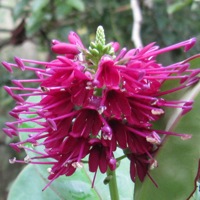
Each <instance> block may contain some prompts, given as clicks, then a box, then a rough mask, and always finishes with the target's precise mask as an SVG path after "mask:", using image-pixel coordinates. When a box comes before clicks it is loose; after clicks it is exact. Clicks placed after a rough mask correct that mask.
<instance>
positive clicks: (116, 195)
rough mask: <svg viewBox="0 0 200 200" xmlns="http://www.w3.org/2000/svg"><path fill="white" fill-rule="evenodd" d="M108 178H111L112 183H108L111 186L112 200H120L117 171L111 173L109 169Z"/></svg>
mask: <svg viewBox="0 0 200 200" xmlns="http://www.w3.org/2000/svg"><path fill="white" fill-rule="evenodd" d="M107 176H108V177H111V178H110V181H109V183H108V184H109V190H110V197H111V200H119V193H118V187H117V179H116V173H115V170H114V171H111V170H110V169H108V171H107Z"/></svg>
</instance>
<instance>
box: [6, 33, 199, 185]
mask: <svg viewBox="0 0 200 200" xmlns="http://www.w3.org/2000/svg"><path fill="white" fill-rule="evenodd" d="M194 43H195V39H194V38H192V39H190V40H186V41H183V42H180V43H178V44H175V45H172V46H169V47H166V48H163V49H160V48H159V47H158V46H155V44H154V43H151V44H149V45H147V46H145V47H144V48H136V49H131V50H127V49H126V48H122V49H121V50H120V47H119V44H118V43H116V42H112V43H109V44H107V45H105V44H104V43H102V44H101V43H100V42H96V43H93V48H89V49H86V48H85V47H84V45H83V44H82V41H81V39H80V38H79V36H78V35H77V34H76V33H74V32H71V33H69V35H68V43H64V42H60V41H57V40H53V41H52V51H53V52H54V53H56V54H59V55H58V56H57V57H56V59H55V60H53V61H51V62H42V61H35V60H27V59H20V58H18V57H15V64H13V63H8V62H3V63H2V64H3V66H4V67H5V68H6V69H7V70H8V71H9V72H11V73H12V69H13V68H18V69H21V70H22V71H27V70H30V71H33V72H35V74H36V76H37V78H34V79H23V80H13V81H12V82H13V84H14V86H12V87H8V86H5V87H4V88H5V90H6V91H7V92H8V94H9V95H10V96H12V98H13V99H15V100H16V102H17V103H16V106H15V107H14V109H13V110H12V111H11V112H10V115H12V116H13V117H14V118H15V119H16V120H15V121H14V122H7V123H6V126H7V128H4V132H5V133H6V134H7V135H8V136H10V137H12V136H19V135H21V134H27V135H28V137H27V139H25V140H24V141H20V142H17V143H12V144H11V146H12V147H13V148H14V149H16V150H17V151H19V150H20V149H21V148H23V149H25V150H27V151H31V152H34V153H35V154H36V155H35V156H33V157H30V158H28V159H27V158H26V159H25V160H24V161H20V160H16V159H13V160H11V162H22V163H32V164H50V165H52V168H51V170H50V174H49V177H48V179H49V180H51V181H50V182H52V181H53V180H55V179H56V178H58V177H59V176H61V175H66V176H70V175H72V174H73V173H74V172H75V171H76V169H77V168H80V167H82V166H83V160H84V158H85V157H86V156H87V155H88V165H89V170H90V171H91V172H94V173H96V172H97V170H98V169H99V170H100V171H101V173H105V172H106V171H107V170H108V168H109V169H110V170H115V169H116V163H117V158H116V157H115V154H114V152H115V151H116V149H117V148H121V149H122V150H123V152H124V155H125V156H126V157H127V158H128V159H129V160H130V176H131V179H132V180H133V181H135V178H136V176H138V177H139V179H140V180H141V181H143V180H144V178H145V176H146V175H148V169H149V167H150V166H151V165H154V166H156V165H157V163H156V160H155V159H154V153H155V152H156V151H157V150H158V148H159V146H160V144H161V143H162V135H176V136H181V137H182V138H185V139H187V138H189V137H190V136H189V135H186V134H177V133H174V132H167V131H164V130H155V129H154V128H153V127H152V123H153V122H155V121H157V120H158V119H160V117H161V116H162V115H163V114H164V113H165V111H164V109H165V108H166V107H171V108H173V109H174V108H181V109H182V114H185V113H187V112H188V111H190V110H191V109H192V104H193V102H192V101H182V100H170V101H169V100H166V99H165V98H164V97H163V96H164V95H166V94H170V93H173V92H176V91H178V90H181V89H183V88H186V87H189V86H191V85H193V84H195V83H197V82H198V81H199V77H197V74H199V72H200V70H199V69H190V68H189V66H190V65H189V63H188V60H189V59H188V60H185V61H181V62H178V63H174V64H171V65H169V66H163V65H162V64H161V63H158V62H157V60H156V57H157V56H158V55H159V54H162V53H165V52H168V51H172V50H174V49H177V48H181V47H184V49H185V50H186V51H187V50H189V49H190V48H191V47H192V46H193V45H194ZM95 45H96V46H95ZM95 54H96V55H95ZM38 65H39V66H42V67H41V68H39V67H37V66H38ZM171 80H178V81H179V85H178V86H176V87H174V88H170V89H168V90H165V91H163V90H162V86H163V84H164V83H165V82H166V81H171ZM30 83H31V84H32V85H33V83H35V84H36V87H34V88H33V87H28V85H29V84H30ZM35 96H38V98H37V100H38V101H37V102H33V101H32V98H33V97H35ZM27 97H30V98H27ZM30 116H31V117H30ZM29 122H31V123H32V124H34V126H30V127H24V126H23V124H24V123H29ZM30 143H31V144H32V145H33V147H36V148H31V147H30V145H27V144H30ZM37 146H44V151H39V150H37ZM49 158H50V159H49Z"/></svg>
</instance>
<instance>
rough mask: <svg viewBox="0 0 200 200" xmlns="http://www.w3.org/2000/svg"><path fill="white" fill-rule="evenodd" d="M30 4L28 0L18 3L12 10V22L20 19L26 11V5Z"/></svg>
mask: <svg viewBox="0 0 200 200" xmlns="http://www.w3.org/2000/svg"><path fill="white" fill-rule="evenodd" d="M29 2H30V0H21V1H20V2H18V3H17V4H16V5H15V6H14V8H13V18H14V20H17V19H18V18H20V17H21V16H22V15H23V14H24V13H25V11H26V10H27V5H28V3H29Z"/></svg>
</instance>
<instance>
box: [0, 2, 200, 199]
mask: <svg viewBox="0 0 200 200" xmlns="http://www.w3.org/2000/svg"><path fill="white" fill-rule="evenodd" d="M138 2H139V5H140V9H141V11H142V16H143V21H142V26H141V38H142V41H143V44H144V45H146V44H148V43H150V42H154V41H156V42H157V44H158V45H159V46H161V47H164V46H167V45H170V44H173V43H176V42H179V41H182V40H186V39H189V38H191V37H197V44H196V46H195V47H194V48H193V49H192V50H191V51H190V52H188V53H187V54H183V51H182V50H176V51H173V52H172V53H169V54H167V55H166V56H165V57H163V56H160V58H159V59H160V60H162V63H165V64H168V63H171V62H173V61H177V60H180V59H184V58H185V57H186V56H187V57H188V56H189V55H191V54H194V53H198V52H200V42H199V41H200V12H199V10H200V1H198V0H196V1H195V0H166V1H163V0H139V1H138ZM98 25H103V27H104V29H105V33H106V38H107V41H108V42H109V41H118V42H120V44H121V47H124V46H126V47H127V48H134V43H133V42H132V41H131V34H132V27H133V14H132V9H131V6H130V0H110V1H107V0H101V1H99V0H93V1H91V0H0V61H3V60H6V61H12V60H13V57H14V56H19V57H23V58H31V59H39V60H51V59H52V58H53V57H54V55H52V53H51V51H50V46H51V40H52V39H58V40H61V41H67V34H68V33H69V31H71V30H74V31H76V32H77V33H78V34H79V35H80V36H81V38H82V40H83V42H84V44H85V46H86V47H87V46H88V44H89V41H91V40H93V39H94V36H95V31H96V28H97V26H98ZM0 74H1V78H0V85H1V88H0V128H3V127H4V122H6V121H9V120H12V119H11V118H10V117H9V115H8V112H9V111H10V109H11V108H13V107H14V104H15V103H14V101H13V100H12V99H11V98H10V97H9V96H8V95H7V94H6V92H5V91H4V90H3V89H2V86H3V85H10V84H11V80H12V79H13V78H15V79H17V78H25V77H26V78H28V77H31V76H32V75H33V74H31V73H23V72H20V71H16V73H15V74H9V73H8V72H7V71H6V70H5V69H4V68H3V67H1V68H0ZM15 140H17V138H8V137H6V136H5V135H4V133H3V132H2V131H0V156H1V162H0V200H5V199H6V196H7V193H8V191H9V186H10V184H11V183H12V181H13V180H14V178H15V177H16V176H17V174H18V173H19V171H20V170H21V168H22V167H23V165H19V164H15V165H10V164H9V163H8V159H9V158H12V157H14V156H16V157H18V158H20V157H21V158H23V156H24V155H23V153H22V154H16V153H15V152H14V151H13V150H12V149H11V148H10V147H9V146H8V144H9V143H10V142H11V141H12V142H13V141H15Z"/></svg>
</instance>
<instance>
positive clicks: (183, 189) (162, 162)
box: [135, 83, 200, 200]
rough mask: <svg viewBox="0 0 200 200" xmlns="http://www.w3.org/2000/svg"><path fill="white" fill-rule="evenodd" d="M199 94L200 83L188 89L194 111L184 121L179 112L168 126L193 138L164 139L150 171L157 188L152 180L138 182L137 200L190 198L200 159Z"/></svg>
mask: <svg viewBox="0 0 200 200" xmlns="http://www.w3.org/2000/svg"><path fill="white" fill-rule="evenodd" d="M199 91H200V83H198V84H197V85H196V86H194V87H192V88H190V90H188V92H187V93H186V94H185V96H184V99H195V104H194V107H193V110H192V111H191V112H189V113H188V114H187V115H185V116H184V117H182V118H181V117H180V110H177V111H175V113H174V115H173V119H172V120H171V121H169V123H168V126H167V129H168V130H171V131H172V129H173V131H175V132H179V133H188V134H192V138H191V139H189V140H186V141H183V140H181V139H180V138H178V137H172V136H170V137H167V138H166V139H165V143H164V145H163V146H162V147H161V148H160V150H159V152H158V154H157V156H156V159H157V161H158V165H159V166H158V168H156V169H154V170H152V171H151V172H150V175H151V176H152V177H153V179H154V180H155V181H156V183H157V184H158V188H156V187H155V186H154V184H153V183H152V182H151V180H150V179H149V178H146V179H145V181H144V182H143V183H142V184H140V183H139V182H137V184H136V191H135V200H146V199H148V200H154V199H162V200H169V199H187V198H188V197H189V196H190V194H191V192H192V191H193V190H194V182H195V177H196V175H197V170H198V161H199V158H200V145H199V144H200V134H199V130H200V123H199V121H200V115H199V110H200V94H199ZM175 126H176V127H175ZM174 127H175V128H174Z"/></svg>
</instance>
